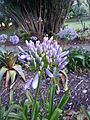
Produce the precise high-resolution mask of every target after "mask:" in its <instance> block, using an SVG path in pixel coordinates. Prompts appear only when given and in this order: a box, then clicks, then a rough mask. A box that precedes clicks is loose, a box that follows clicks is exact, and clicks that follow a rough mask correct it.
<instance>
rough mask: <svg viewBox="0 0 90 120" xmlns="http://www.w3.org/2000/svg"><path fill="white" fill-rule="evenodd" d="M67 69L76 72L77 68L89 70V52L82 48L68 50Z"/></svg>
mask: <svg viewBox="0 0 90 120" xmlns="http://www.w3.org/2000/svg"><path fill="white" fill-rule="evenodd" d="M68 59H69V64H68V69H69V70H72V71H77V68H80V69H84V68H85V69H87V70H90V51H86V50H85V49H83V48H81V47H80V48H79V49H76V48H70V49H69V54H68Z"/></svg>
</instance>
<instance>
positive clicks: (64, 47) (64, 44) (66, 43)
mask: <svg viewBox="0 0 90 120" xmlns="http://www.w3.org/2000/svg"><path fill="white" fill-rule="evenodd" d="M66 45H67V39H66V40H65V43H64V46H63V48H62V51H63V50H64V49H65V47H66Z"/></svg>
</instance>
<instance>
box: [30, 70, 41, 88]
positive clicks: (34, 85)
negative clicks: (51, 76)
mask: <svg viewBox="0 0 90 120" xmlns="http://www.w3.org/2000/svg"><path fill="white" fill-rule="evenodd" d="M39 76H40V71H39V72H38V73H37V74H36V75H35V77H34V79H33V82H32V88H33V89H36V88H37V86H38V80H39Z"/></svg>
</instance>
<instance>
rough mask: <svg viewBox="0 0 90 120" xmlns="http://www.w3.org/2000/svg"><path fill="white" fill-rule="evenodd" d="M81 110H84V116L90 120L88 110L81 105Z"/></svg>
mask: <svg viewBox="0 0 90 120" xmlns="http://www.w3.org/2000/svg"><path fill="white" fill-rule="evenodd" d="M81 109H82V111H83V113H84V115H85V116H86V118H87V120H90V115H89V113H88V112H87V110H86V108H85V106H84V105H81Z"/></svg>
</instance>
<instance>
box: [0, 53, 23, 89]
mask: <svg viewBox="0 0 90 120" xmlns="http://www.w3.org/2000/svg"><path fill="white" fill-rule="evenodd" d="M17 58H18V57H17V55H14V53H13V52H7V51H4V52H1V51H0V81H1V80H2V77H3V76H4V75H6V81H5V87H7V86H8V84H9V80H10V78H11V83H13V82H14V80H15V77H16V74H17V73H18V74H19V75H20V76H21V77H22V78H23V80H24V81H25V76H24V73H23V70H22V67H21V66H20V65H18V64H16V61H17Z"/></svg>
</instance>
